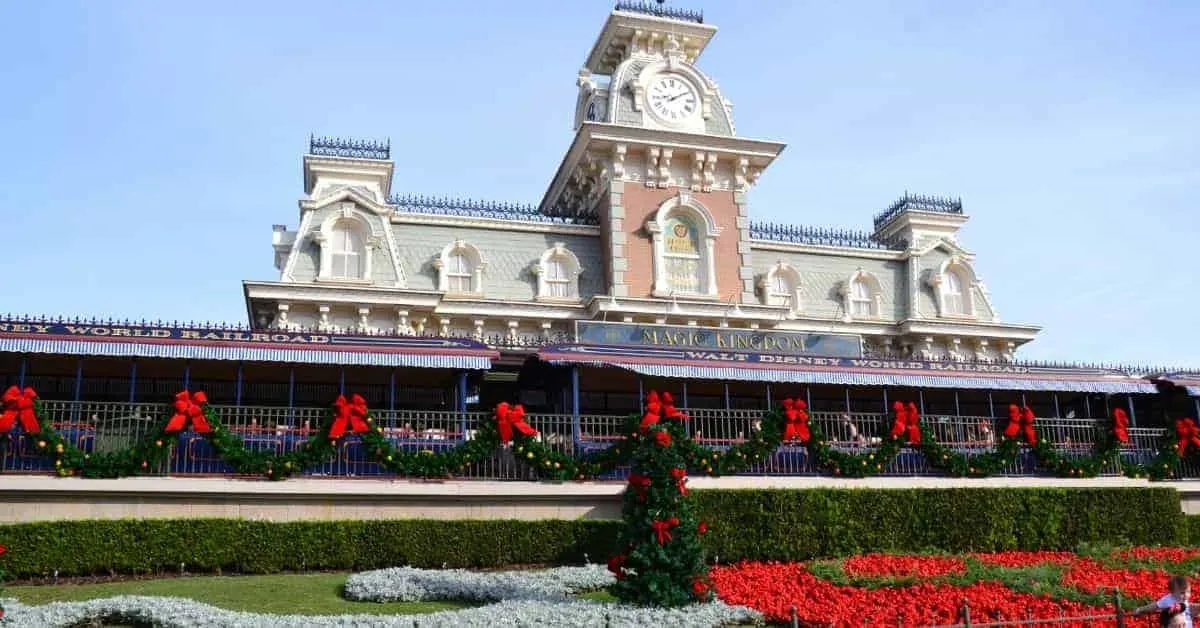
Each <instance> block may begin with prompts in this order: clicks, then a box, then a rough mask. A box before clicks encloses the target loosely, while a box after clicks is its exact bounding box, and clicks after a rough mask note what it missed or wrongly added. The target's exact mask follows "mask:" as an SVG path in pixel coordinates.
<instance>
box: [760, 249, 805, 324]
mask: <svg viewBox="0 0 1200 628" xmlns="http://www.w3.org/2000/svg"><path fill="white" fill-rule="evenodd" d="M780 275H783V276H784V277H785V278H786V279H787V281H788V283H789V284H790V287H791V289H790V290H789V291H788V292H787V293H786V294H781V293H777V292H772V291H771V286H772V285H773V284H774V279H775V277H777V276H780ZM759 287H760V288H761V289H762V302H763V304H764V305H778V306H783V307H786V308H787V309H788V313H789V315H790V316H795V314H796V313H797V312H799V311H800V310H801V309H802V308H803V305H802V304H801V301H800V271H798V270H796V267H795V266H792V265H791V264H789V263H787V262H785V261H783V260H779V261H778V262H776V263H775V265H774V266H772V267H771V269H770V270H768V271H767V272H766V273H765V274H763V276H762V278H761V279H760V281H759Z"/></svg>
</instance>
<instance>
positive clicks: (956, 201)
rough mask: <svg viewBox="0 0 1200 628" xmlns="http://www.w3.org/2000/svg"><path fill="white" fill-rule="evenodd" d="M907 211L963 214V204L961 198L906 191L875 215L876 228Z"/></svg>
mask: <svg viewBox="0 0 1200 628" xmlns="http://www.w3.org/2000/svg"><path fill="white" fill-rule="evenodd" d="M905 211H921V212H933V213H938V214H961V213H963V204H962V199H961V198H945V197H941V196H925V195H922V194H909V193H908V192H905V193H904V196H901V197H900V198H899V199H897V200H896V202H894V203H892V204H891V205H889V206H888V208H887V209H885V210H883V211H882V212H880V213H879V214H877V215H876V216H875V228H876V229H878V228H880V227H882V226H883V225H886V224H887V223H889V222H891V220H892V219H893V218H895V217H896V216H897V215H899V214H900V213H901V212H905Z"/></svg>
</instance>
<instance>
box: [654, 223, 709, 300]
mask: <svg viewBox="0 0 1200 628" xmlns="http://www.w3.org/2000/svg"><path fill="white" fill-rule="evenodd" d="M701 261H702V260H701V257H700V238H699V237H698V235H697V232H696V225H695V224H694V223H692V221H690V220H688V219H687V218H686V217H684V216H679V215H675V216H671V217H670V218H668V219H667V224H666V229H664V233H663V271H664V272H665V273H666V280H667V287H668V289H669V290H670V291H671V292H673V293H675V294H698V293H700V292H701V287H702V286H704V285H705V281H704V268H703V267H702V265H701Z"/></svg>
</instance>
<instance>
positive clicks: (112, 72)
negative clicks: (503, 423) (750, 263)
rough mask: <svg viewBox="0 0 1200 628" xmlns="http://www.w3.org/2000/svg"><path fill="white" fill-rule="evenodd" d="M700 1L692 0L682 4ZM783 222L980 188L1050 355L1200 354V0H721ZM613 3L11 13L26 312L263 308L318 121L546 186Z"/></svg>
mask: <svg viewBox="0 0 1200 628" xmlns="http://www.w3.org/2000/svg"><path fill="white" fill-rule="evenodd" d="M676 5H677V6H679V5H681V3H679V2H676ZM683 6H692V7H696V8H702V9H703V10H704V11H705V14H706V18H707V21H708V22H710V23H713V24H716V25H717V26H718V27H719V28H720V31H719V32H718V33H717V36H716V38H715V40H714V41H713V43H712V45H711V46H710V47H709V48H708V50H707V51H706V52H705V55H704V57H703V58H702V60H701V67H702V68H703V69H704V70H706V71H707V72H708V73H709V74H710V75H711V76H713V77H714V78H715V79H716V81H717V82H718V83H719V84H720V85H721V87H722V89H723V90H724V93H725V95H726V96H727V97H728V98H729V99H730V100H732V101H733V103H734V113H735V119H736V122H737V125H738V132H739V134H740V135H743V136H749V137H756V138H765V139H778V140H782V141H785V142H787V143H788V144H789V146H788V149H787V150H786V151H785V153H784V155H783V157H782V158H781V159H780V160H779V161H777V162H776V163H775V164H774V165H773V166H772V167H771V168H770V169H769V170H768V171H767V173H766V174H765V175H764V176H763V178H762V179H761V180H760V184H759V186H758V187H757V188H756V189H755V190H754V191H753V193H752V196H751V203H752V205H751V207H752V212H753V214H754V216H755V217H756V218H759V219H766V220H775V221H785V222H793V223H808V224H815V225H828V226H841V227H851V228H867V227H869V225H870V219H871V216H872V215H873V214H874V213H875V212H876V211H878V210H880V209H881V208H883V207H884V206H886V205H887V204H888V203H889V202H890V201H892V200H893V199H894V198H895V197H896V196H898V195H899V194H900V193H901V192H903V191H904V190H906V189H907V190H911V191H914V192H921V193H932V194H947V195H955V196H961V197H962V198H963V200H964V202H965V204H966V208H967V212H968V213H969V214H970V216H971V221H970V222H969V223H968V225H967V227H966V228H965V229H964V231H963V233H962V238H961V239H962V242H963V244H964V245H965V246H966V247H967V248H969V249H971V250H974V251H975V252H976V253H977V254H978V258H977V262H976V267H977V270H978V272H979V274H980V276H981V277H983V279H984V280H985V281H986V282H987V284H988V286H989V288H990V290H991V293H992V297H993V300H994V301H995V303H996V305H997V307H998V309H999V312H1000V314H1001V316H1002V318H1003V319H1004V320H1007V321H1012V322H1028V323H1035V324H1040V325H1043V326H1044V327H1045V331H1044V332H1043V335H1042V337H1041V338H1039V339H1038V340H1037V341H1035V342H1034V343H1032V344H1031V345H1029V346H1028V347H1027V348H1026V349H1024V350H1023V355H1024V356H1025V357H1030V358H1051V359H1064V360H1094V361H1104V360H1114V361H1115V360H1120V361H1133V362H1153V363H1172V364H1187V365H1200V355H1197V351H1196V347H1197V343H1196V341H1195V340H1194V338H1195V333H1196V329H1197V323H1198V322H1200V296H1198V295H1200V281H1198V280H1197V271H1198V268H1200V265H1198V264H1197V262H1196V259H1197V249H1200V228H1198V227H1197V224H1198V223H1200V214H1198V213H1197V211H1198V203H1200V124H1198V121H1200V80H1198V77H1200V73H1198V72H1197V69H1196V68H1197V65H1196V63H1197V61H1196V60H1197V59H1200V43H1198V41H1200V38H1198V37H1197V36H1196V33H1198V32H1200V4H1198V3H1194V2H1184V1H1177V2H1166V1H1162V2H1135V1H1124V2H1115V1H1109V2H1091V1H1083V0H1075V1H1055V2H1043V1H1034V0H1028V1H1008V2H999V1H993V2H949V1H942V2H932V1H930V2H916V1H914V2H885V1H880V2H845V3H832V2H816V1H811V2H790V1H783V0H758V1H756V2H753V3H751V2H730V1H717V0H694V1H693V3H692V4H690V5H683ZM610 7H611V4H610V3H609V2H606V1H602V0H595V1H593V0H572V1H570V2H549V1H541V2H533V1H512V2H470V1H467V0H459V1H457V2H420V3H418V2H391V1H384V0H379V1H376V2H365V1H345V2H338V3H330V2H315V1H308V0H288V1H283V0H276V1H255V2H229V1H210V2H192V3H183V2H135V1H117V0H112V1H108V2H85V1H78V0H77V1H67V0H56V1H54V2H21V3H9V4H8V6H7V7H6V12H5V13H6V15H5V19H4V20H3V24H0V58H2V59H4V60H5V61H4V63H3V64H0V85H3V86H4V90H3V97H0V130H2V134H0V137H2V138H3V146H4V149H3V151H0V212H2V216H0V217H2V218H3V221H2V224H3V225H4V230H5V238H4V247H3V249H2V251H3V252H2V254H0V273H2V274H3V277H4V278H5V282H4V286H3V287H2V288H0V300H2V302H3V305H2V306H0V309H3V310H8V311H14V312H24V313H36V314H49V315H60V314H61V315H98V316H116V317H135V318H142V317H146V318H165V319H168V320H170V319H175V318H187V319H197V320H201V319H203V320H223V321H243V320H244V319H245V313H244V308H243V302H242V294H241V286H240V283H239V282H240V281H241V280H242V279H276V278H277V274H276V273H275V271H274V270H273V267H272V265H271V255H272V252H271V247H270V236H271V225H272V224H273V223H287V224H288V225H289V226H293V227H294V226H295V224H296V222H297V213H298V210H297V207H296V200H297V198H298V197H299V195H300V193H301V177H300V156H301V154H302V153H303V152H304V151H305V150H306V148H307V140H308V136H309V133H310V132H316V133H318V134H333V135H342V136H356V137H373V138H391V142H392V150H393V157H394V159H395V161H396V177H395V186H394V187H395V189H396V190H398V191H403V192H413V193H424V194H437V195H456V196H468V197H476V198H487V199H497V200H510V201H536V200H538V199H540V198H541V195H542V193H543V192H544V190H545V186H546V184H547V183H548V180H549V177H550V176H551V175H552V173H553V172H554V168H555V167H556V166H557V164H558V162H559V160H560V157H561V155H562V152H563V151H564V150H565V148H566V146H567V145H568V143H569V142H570V140H571V115H572V109H573V106H574V101H575V94H576V91H575V86H574V81H575V75H576V72H577V71H578V70H579V67H580V66H581V65H582V63H583V61H584V57H585V55H586V53H587V51H588V49H589V47H590V46H591V44H592V42H593V41H594V38H595V36H596V34H597V33H598V31H599V28H600V26H601V24H602V23H603V20H604V17H605V15H606V13H607V10H608V9H609V8H610Z"/></svg>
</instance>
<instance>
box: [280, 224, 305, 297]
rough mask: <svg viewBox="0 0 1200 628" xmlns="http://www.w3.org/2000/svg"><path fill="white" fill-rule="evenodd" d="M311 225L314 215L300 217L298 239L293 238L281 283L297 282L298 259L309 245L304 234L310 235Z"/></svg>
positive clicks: (281, 275)
mask: <svg viewBox="0 0 1200 628" xmlns="http://www.w3.org/2000/svg"><path fill="white" fill-rule="evenodd" d="M311 225H312V213H311V212H305V213H304V215H302V216H301V217H300V226H299V227H296V237H295V238H292V248H291V250H290V251H288V258H287V262H285V263H284V265H283V273H281V274H280V276H279V280H280V281H296V277H295V274H294V273H295V270H296V258H297V257H299V255H300V251H301V249H302V248H303V247H304V246H305V245H306V244H308V240H306V239H305V235H304V234H306V233H308V230H309V228H310V226H311Z"/></svg>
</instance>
